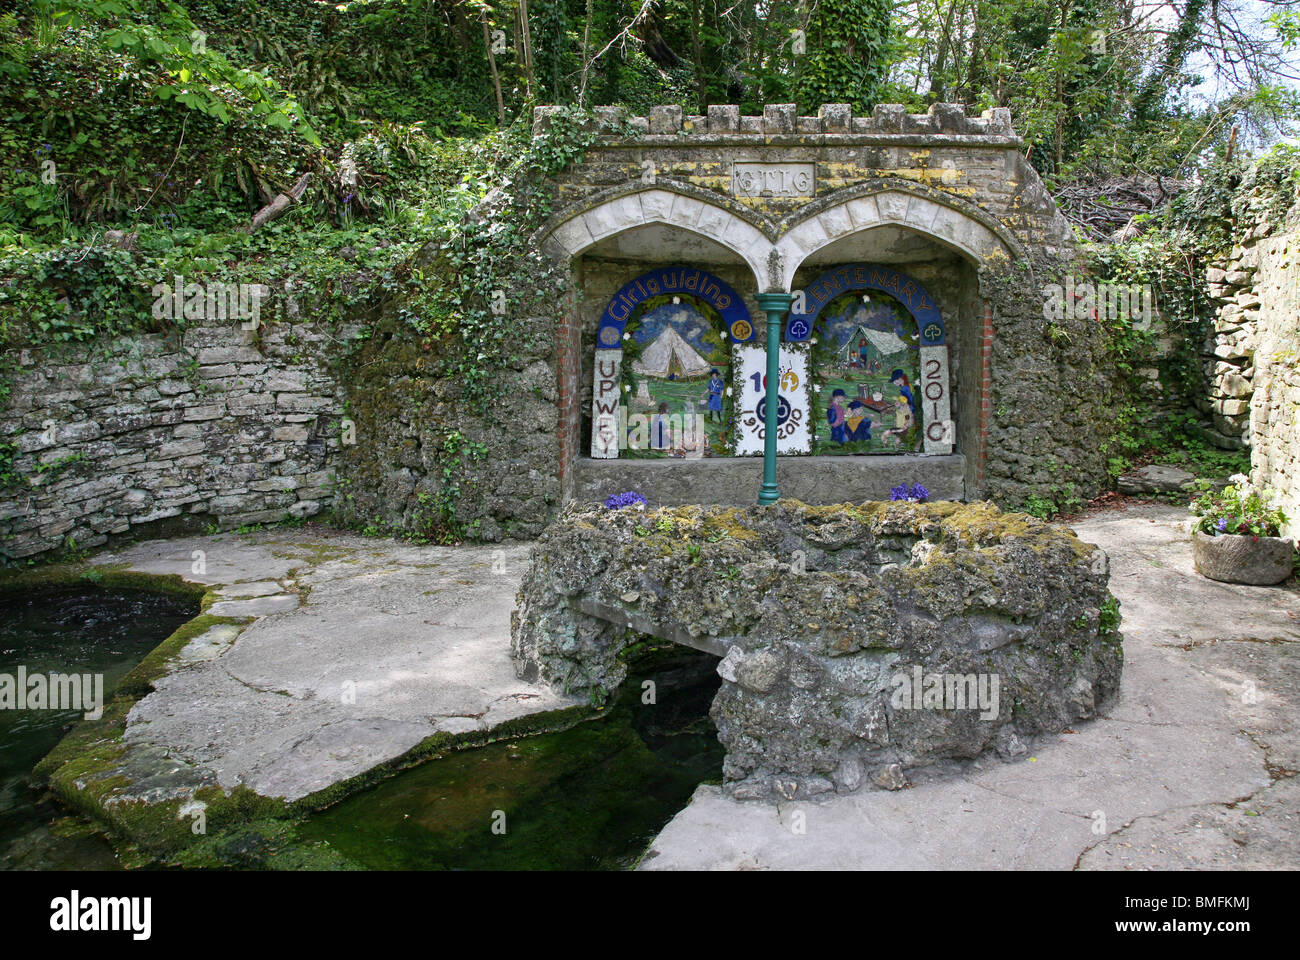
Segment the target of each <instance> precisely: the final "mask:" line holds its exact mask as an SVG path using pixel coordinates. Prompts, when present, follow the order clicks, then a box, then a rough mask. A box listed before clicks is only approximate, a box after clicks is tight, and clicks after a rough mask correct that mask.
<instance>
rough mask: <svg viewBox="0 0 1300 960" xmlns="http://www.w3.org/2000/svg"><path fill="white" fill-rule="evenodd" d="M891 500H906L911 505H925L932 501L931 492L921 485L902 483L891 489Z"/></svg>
mask: <svg viewBox="0 0 1300 960" xmlns="http://www.w3.org/2000/svg"><path fill="white" fill-rule="evenodd" d="M889 499H890V500H906V501H908V502H909V503H925V502H926V501H927V500H929V499H930V491H929V490H927V489H925V487H923V486H921V485H920V484H919V483H911V484H908V483H900V484H899V485H898V486H896V487H890V488H889Z"/></svg>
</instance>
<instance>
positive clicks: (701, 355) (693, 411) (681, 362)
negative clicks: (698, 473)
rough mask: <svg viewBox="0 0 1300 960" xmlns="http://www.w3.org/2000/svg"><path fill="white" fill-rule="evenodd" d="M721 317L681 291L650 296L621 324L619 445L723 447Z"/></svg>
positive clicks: (687, 451) (689, 451) (655, 450)
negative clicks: (623, 430)
mask: <svg viewBox="0 0 1300 960" xmlns="http://www.w3.org/2000/svg"><path fill="white" fill-rule="evenodd" d="M721 323H722V321H721V319H720V318H719V317H718V315H717V312H716V311H714V310H713V309H712V308H711V307H710V306H709V305H708V304H706V303H704V302H703V301H702V300H699V299H698V298H696V297H693V296H691V295H689V294H686V295H684V296H682V295H672V296H669V295H663V296H661V297H654V298H651V299H650V300H648V301H646V302H645V303H644V304H643V305H642V306H641V307H640V308H639V310H638V314H637V316H636V317H635V319H633V320H631V321H630V322H629V323H628V330H627V336H625V338H624V343H625V348H624V361H625V362H624V366H623V369H624V372H625V377H624V381H623V382H624V386H625V388H626V389H625V393H626V395H627V398H628V401H627V405H628V428H627V440H626V449H627V450H628V451H630V452H632V454H633V455H636V454H638V453H641V452H642V451H644V453H645V455H651V456H664V457H716V456H722V455H725V454H726V453H727V450H728V446H729V444H730V438H731V428H732V424H731V398H730V396H728V394H729V392H730V391H729V390H728V388H727V384H728V383H729V382H730V374H729V371H730V366H731V353H730V350H731V344H730V341H729V340H728V339H727V335H726V333H725V332H723V331H722V330H721V329H720V327H721ZM628 361H630V363H629V362H628Z"/></svg>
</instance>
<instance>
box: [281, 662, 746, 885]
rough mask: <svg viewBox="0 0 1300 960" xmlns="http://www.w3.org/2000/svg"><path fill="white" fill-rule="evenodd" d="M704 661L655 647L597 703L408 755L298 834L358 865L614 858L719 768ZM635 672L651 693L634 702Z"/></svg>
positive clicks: (579, 864) (640, 692)
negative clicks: (397, 768)
mask: <svg viewBox="0 0 1300 960" xmlns="http://www.w3.org/2000/svg"><path fill="white" fill-rule="evenodd" d="M717 663H718V661H717V658H716V657H711V656H708V655H707V654H701V653H696V652H695V651H693V650H687V649H685V648H682V647H674V648H671V649H669V650H666V651H659V652H658V653H657V654H655V655H653V656H652V657H650V658H647V660H645V661H642V662H641V663H639V664H638V665H636V666H635V667H634V669H633V672H632V673H631V674H630V675H629V676H628V678H627V680H626V681H624V683H623V685H622V686H621V687H620V688H619V694H618V696H617V697H616V699H615V701H614V702H613V704H612V705H611V706H610V707H609V708H607V711H606V712H607V714H608V715H607V716H604V717H602V718H601V719H599V720H595V721H591V722H587V723H580V724H578V725H577V726H576V727H574V728H573V729H571V730H566V731H563V732H560V733H552V734H544V735H541V736H536V737H526V738H524V739H521V740H513V741H509V742H504V743H496V744H491V745H489V746H486V747H482V748H480V749H477V750H466V751H463V752H461V753H455V754H451V755H449V756H446V757H444V758H442V759H440V760H434V761H431V762H428V763H425V764H423V765H421V766H418V767H414V768H412V769H410V770H407V771H405V772H403V773H400V774H398V775H397V776H395V777H393V778H392V779H389V780H385V781H383V782H381V783H379V784H377V785H376V786H374V787H372V788H370V789H369V790H365V791H363V792H361V793H358V794H356V795H354V796H352V797H350V798H348V799H346V800H344V801H343V802H341V803H339V804H338V805H336V806H334V807H331V808H330V809H328V810H326V811H324V812H322V813H319V814H317V815H316V816H314V817H312V818H311V819H309V820H308V821H307V822H306V823H305V824H303V825H302V827H301V828H300V831H299V835H300V836H303V837H305V838H307V839H312V840H325V841H328V842H329V843H330V844H331V845H332V846H333V847H334V848H335V849H336V850H338V851H339V852H340V853H342V854H343V855H344V856H346V857H347V858H348V859H350V860H352V861H354V862H356V863H359V864H361V865H363V866H365V867H368V868H370V869H380V870H383V869H389V870H393V869H405V870H439V869H451V870H458V869H460V870H463V869H472V870H528V869H544V870H565V869H567V870H618V869H626V868H627V867H629V866H631V865H633V864H634V863H635V861H636V860H637V859H638V858H639V857H640V856H641V854H642V853H643V852H644V851H645V848H646V846H647V845H648V844H649V842H650V841H651V840H652V839H653V838H654V836H655V834H657V833H658V832H659V830H660V829H662V828H663V826H664V824H666V823H667V822H668V821H669V820H670V819H672V817H673V815H674V814H676V813H677V812H678V811H679V810H681V809H682V807H684V806H685V805H686V802H687V801H688V800H689V799H690V796H691V794H692V793H693V792H694V791H695V788H696V787H697V786H699V784H700V783H701V782H703V781H711V780H713V781H716V780H721V778H722V758H723V754H724V751H723V749H722V745H721V744H720V743H718V739H717V731H716V730H715V729H714V727H713V723H712V721H710V720H709V717H708V709H709V704H710V703H711V702H712V700H713V697H714V695H715V694H716V693H717V691H718V685H719V683H720V682H721V681H720V680H719V679H718V676H717V673H716V672H715V670H716V667H717ZM646 681H651V682H652V683H653V684H654V687H653V693H654V700H655V702H654V703H644V702H643V700H644V699H646V698H647V697H646V694H647V693H648V692H649V691H648V688H647V687H645V685H644V684H645V682H646Z"/></svg>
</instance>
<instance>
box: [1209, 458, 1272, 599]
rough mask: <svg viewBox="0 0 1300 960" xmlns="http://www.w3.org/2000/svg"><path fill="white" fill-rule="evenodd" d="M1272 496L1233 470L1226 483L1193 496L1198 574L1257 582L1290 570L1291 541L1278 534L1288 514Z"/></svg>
mask: <svg viewBox="0 0 1300 960" xmlns="http://www.w3.org/2000/svg"><path fill="white" fill-rule="evenodd" d="M1272 499H1273V496H1272V493H1271V492H1270V491H1269V490H1267V489H1259V490H1256V489H1254V488H1252V487H1251V485H1250V480H1249V479H1248V478H1247V477H1246V476H1244V475H1243V474H1237V475H1236V476H1233V477H1231V478H1230V481H1229V484H1228V486H1226V487H1224V488H1223V489H1221V490H1206V491H1205V492H1204V493H1202V494H1201V495H1200V496H1199V497H1197V498H1196V499H1195V500H1193V501H1192V504H1191V508H1190V509H1191V512H1192V515H1193V516H1195V517H1196V518H1197V519H1196V520H1195V522H1194V524H1193V531H1192V559H1193V561H1194V562H1195V564H1196V569H1197V571H1198V572H1199V573H1200V574H1201V575H1202V576H1205V577H1209V578H1210V579H1211V580H1222V581H1224V582H1225V583H1250V584H1255V585H1258V586H1264V585H1268V584H1273V583H1281V582H1282V581H1283V580H1285V579H1287V578H1288V577H1289V576H1291V573H1292V568H1293V558H1294V554H1295V544H1294V542H1293V541H1292V540H1290V539H1287V538H1284V537H1283V536H1282V535H1281V534H1282V528H1283V527H1284V526H1285V525H1286V522H1287V518H1286V514H1284V513H1283V512H1282V511H1281V510H1280V509H1279V508H1277V507H1275V506H1273V504H1272Z"/></svg>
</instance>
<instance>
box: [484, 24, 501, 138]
mask: <svg viewBox="0 0 1300 960" xmlns="http://www.w3.org/2000/svg"><path fill="white" fill-rule="evenodd" d="M483 44H484V46H486V47H487V58H488V67H490V68H491V70H492V89H493V91H495V92H496V95H497V123H499V124H500V125H501V126H503V127H504V126H505V125H506V103H505V100H504V99H503V98H502V96H501V74H499V73H497V58H496V54H494V53H493V52H492V30H491V28H490V27H488V22H487V11H484V13H483Z"/></svg>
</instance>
